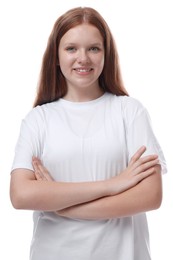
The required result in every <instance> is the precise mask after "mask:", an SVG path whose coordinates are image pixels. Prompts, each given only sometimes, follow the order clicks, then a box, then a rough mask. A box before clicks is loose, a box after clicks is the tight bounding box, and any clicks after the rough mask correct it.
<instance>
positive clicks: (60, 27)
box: [34, 7, 128, 107]
mask: <svg viewBox="0 0 173 260" xmlns="http://www.w3.org/2000/svg"><path fill="white" fill-rule="evenodd" d="M82 23H88V24H91V25H94V26H95V27H96V28H97V29H98V30H99V31H100V33H101V35H102V37H103V40H104V48H105V63H104V68H103V71H102V73H101V75H100V77H99V85H100V87H101V88H102V89H103V90H104V91H106V92H110V93H112V94H115V95H117V96H120V95H123V96H124V95H128V93H127V91H126V89H125V88H124V85H123V82H122V77H121V72H120V65H119V59H118V52H117V48H116V45H115V42H114V39H113V36H112V34H111V31H110V29H109V27H108V25H107V23H106V22H105V20H104V19H103V17H102V16H101V15H100V14H99V13H98V12H97V11H96V10H94V9H93V8H90V7H77V8H74V9H71V10H69V11H67V12H66V13H65V14H63V15H62V16H60V17H59V18H58V19H57V20H56V22H55V24H54V27H53V30H52V32H51V34H50V36H49V39H48V43H47V47H46V50H45V53H44V56H43V61H42V67H41V72H40V79H39V83H38V89H37V96H36V99H35V102H34V107H35V106H37V105H42V104H45V103H49V102H53V101H55V100H58V99H59V98H61V97H63V96H64V95H65V94H66V92H67V85H66V80H65V78H64V76H63V74H62V72H61V69H60V67H59V65H57V64H58V48H59V43H60V40H61V38H62V37H63V35H64V34H65V33H66V32H67V31H68V30H70V29H71V28H73V27H75V26H77V25H80V24H82Z"/></svg>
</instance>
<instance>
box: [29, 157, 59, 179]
mask: <svg viewBox="0 0 173 260" xmlns="http://www.w3.org/2000/svg"><path fill="white" fill-rule="evenodd" d="M32 165H33V168H34V173H35V178H36V180H40V181H54V180H53V178H52V177H51V175H50V173H49V172H48V170H47V169H46V168H45V167H44V166H43V164H42V162H41V160H40V159H38V158H36V157H33V158H32Z"/></svg>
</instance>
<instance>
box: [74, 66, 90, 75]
mask: <svg viewBox="0 0 173 260" xmlns="http://www.w3.org/2000/svg"><path fill="white" fill-rule="evenodd" d="M74 70H75V71H76V72H78V73H81V74H86V73H89V72H91V71H92V70H93V68H84V67H83V68H74Z"/></svg>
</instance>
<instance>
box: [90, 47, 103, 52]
mask: <svg viewBox="0 0 173 260" xmlns="http://www.w3.org/2000/svg"><path fill="white" fill-rule="evenodd" d="M89 50H90V51H92V52H99V51H100V48H98V47H96V46H93V47H90V48H89Z"/></svg>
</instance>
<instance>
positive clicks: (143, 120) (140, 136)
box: [123, 97, 167, 173]
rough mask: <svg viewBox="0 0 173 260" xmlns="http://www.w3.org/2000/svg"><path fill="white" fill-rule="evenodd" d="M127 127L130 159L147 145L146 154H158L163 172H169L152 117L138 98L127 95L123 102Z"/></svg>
mask: <svg viewBox="0 0 173 260" xmlns="http://www.w3.org/2000/svg"><path fill="white" fill-rule="evenodd" d="M123 113H124V120H125V129H126V143H127V150H128V161H129V160H130V159H131V157H132V156H133V154H134V153H135V152H136V151H137V150H138V149H139V148H140V147H141V146H143V145H144V146H146V148H147V150H146V152H145V154H144V155H149V154H157V155H158V157H159V161H160V164H161V168H162V173H166V172H167V168H166V161H165V157H164V154H163V151H162V149H161V147H160V144H159V142H158V140H157V138H156V136H155V134H154V131H153V128H152V124H151V119H150V116H149V113H148V111H147V109H146V108H145V107H144V106H143V105H142V104H141V103H140V102H139V101H138V100H136V99H134V98H131V97H126V98H125V100H124V104H123Z"/></svg>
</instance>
